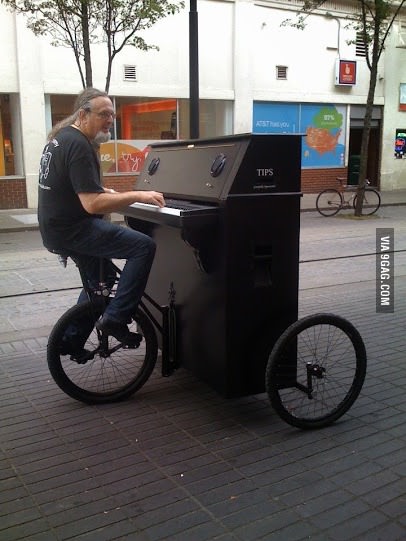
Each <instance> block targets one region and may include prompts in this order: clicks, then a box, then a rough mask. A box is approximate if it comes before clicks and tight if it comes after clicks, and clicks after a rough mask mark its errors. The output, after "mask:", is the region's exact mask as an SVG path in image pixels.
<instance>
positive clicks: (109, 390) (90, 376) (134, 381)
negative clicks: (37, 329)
mask: <svg viewBox="0 0 406 541" xmlns="http://www.w3.org/2000/svg"><path fill="white" fill-rule="evenodd" d="M104 308H105V303H104V302H100V303H97V302H95V301H92V302H84V303H80V304H77V305H76V306H73V307H72V308H70V309H69V310H68V311H67V312H66V313H65V314H64V315H62V317H61V318H60V319H59V320H58V321H57V323H56V325H55V327H54V328H53V330H52V332H51V334H50V336H49V340H48V347H47V361H48V367H49V370H50V372H51V375H52V377H53V379H54V381H55V382H56V384H57V385H58V386H59V387H60V388H61V389H62V391H64V392H65V393H66V394H68V395H69V396H71V397H72V398H75V399H76V400H80V401H82V402H85V403H87V404H103V403H107V402H114V401H117V400H123V399H125V398H128V397H129V396H131V395H132V394H133V393H135V392H136V391H137V390H138V389H140V388H141V387H142V386H143V385H144V383H145V382H146V381H147V380H148V378H149V376H150V375H151V373H152V371H153V369H154V367H155V363H156V359H157V355H158V344H157V338H156V333H155V329H154V327H153V325H152V323H151V321H150V320H149V319H148V318H147V316H146V315H145V314H144V313H143V312H141V311H140V310H138V311H137V313H136V314H135V316H133V318H132V322H131V323H130V325H129V329H130V331H131V332H137V333H139V334H140V344H139V346H138V347H137V348H127V347H125V346H123V344H121V343H120V342H118V341H117V340H116V339H115V338H113V337H112V336H108V337H102V336H101V333H100V332H99V331H98V330H97V329H96V328H95V323H96V321H97V320H98V319H99V317H100V316H101V315H102V313H103V310H104ZM72 329H79V330H80V334H81V336H82V340H81V343H80V348H81V352H82V354H81V355H72V354H71V352H67V351H66V346H65V343H66V336H68V335H72ZM84 329H85V331H84V332H83V330H84Z"/></svg>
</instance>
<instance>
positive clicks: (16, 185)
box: [0, 178, 27, 209]
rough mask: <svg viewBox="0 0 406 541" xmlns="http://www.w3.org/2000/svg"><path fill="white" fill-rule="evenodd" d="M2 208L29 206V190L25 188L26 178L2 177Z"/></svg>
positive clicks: (0, 186)
mask: <svg viewBox="0 0 406 541" xmlns="http://www.w3.org/2000/svg"><path fill="white" fill-rule="evenodd" d="M0 208H1V209H25V208H27V190H26V189H25V178H5V179H0Z"/></svg>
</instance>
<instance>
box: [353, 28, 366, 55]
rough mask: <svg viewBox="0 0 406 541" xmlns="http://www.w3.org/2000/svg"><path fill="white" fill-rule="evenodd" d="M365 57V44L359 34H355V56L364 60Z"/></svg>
mask: <svg viewBox="0 0 406 541" xmlns="http://www.w3.org/2000/svg"><path fill="white" fill-rule="evenodd" d="M366 55H367V50H366V47H365V43H364V40H363V37H362V33H361V32H357V34H356V37H355V56H363V57H364V58H365V57H366Z"/></svg>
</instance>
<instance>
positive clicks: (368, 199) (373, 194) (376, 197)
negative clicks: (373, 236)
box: [353, 188, 381, 216]
mask: <svg viewBox="0 0 406 541" xmlns="http://www.w3.org/2000/svg"><path fill="white" fill-rule="evenodd" d="M353 204H354V209H355V207H356V206H357V196H355V197H354V202H353ZM380 206H381V196H380V194H379V192H377V191H376V190H374V189H373V188H365V190H364V200H363V203H362V215H363V216H370V215H371V214H374V213H375V212H376V211H377V210H378V209H379V207H380Z"/></svg>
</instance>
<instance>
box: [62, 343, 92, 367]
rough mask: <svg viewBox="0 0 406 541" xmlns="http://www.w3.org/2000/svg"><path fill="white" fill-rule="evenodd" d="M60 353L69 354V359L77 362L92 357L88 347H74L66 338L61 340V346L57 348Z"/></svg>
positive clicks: (82, 362) (80, 362) (82, 361)
mask: <svg viewBox="0 0 406 541" xmlns="http://www.w3.org/2000/svg"><path fill="white" fill-rule="evenodd" d="M59 353H60V355H70V360H71V361H76V362H77V363H79V364H84V363H85V362H86V361H88V360H89V359H91V358H92V357H93V352H92V351H89V350H88V349H85V348H81V347H77V346H76V347H75V346H74V345H73V344H70V343H69V342H68V341H67V340H62V344H61V347H60V348H59Z"/></svg>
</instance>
